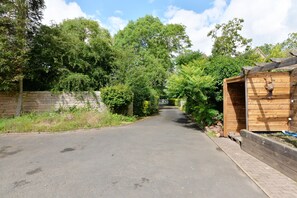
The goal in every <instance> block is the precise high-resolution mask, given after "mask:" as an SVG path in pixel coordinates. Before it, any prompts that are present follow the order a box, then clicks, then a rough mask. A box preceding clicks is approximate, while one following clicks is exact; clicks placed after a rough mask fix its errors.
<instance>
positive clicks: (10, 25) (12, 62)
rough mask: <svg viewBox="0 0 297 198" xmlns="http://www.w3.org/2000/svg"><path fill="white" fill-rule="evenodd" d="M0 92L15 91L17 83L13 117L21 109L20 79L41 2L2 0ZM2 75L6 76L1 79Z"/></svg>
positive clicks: (0, 10)
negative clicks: (16, 99) (16, 103)
mask: <svg viewBox="0 0 297 198" xmlns="http://www.w3.org/2000/svg"><path fill="white" fill-rule="evenodd" d="M0 7H1V9H0V25H1V27H0V33H1V34H0V41H1V44H0V49H1V51H6V52H5V53H3V55H1V56H0V64H1V65H0V67H1V68H3V69H1V71H0V73H1V79H3V83H1V87H0V89H2V90H11V89H15V88H16V86H14V85H15V83H14V82H19V99H18V106H17V111H16V115H17V116H18V115H20V113H21V109H22V95H23V78H24V76H25V75H26V70H25V68H26V65H27V63H28V52H29V50H30V45H31V41H32V39H33V37H34V35H35V33H36V32H37V30H38V28H39V26H40V21H41V18H42V9H43V8H44V1H43V0H15V1H10V0H3V1H1V2H0ZM5 75H6V76H5Z"/></svg>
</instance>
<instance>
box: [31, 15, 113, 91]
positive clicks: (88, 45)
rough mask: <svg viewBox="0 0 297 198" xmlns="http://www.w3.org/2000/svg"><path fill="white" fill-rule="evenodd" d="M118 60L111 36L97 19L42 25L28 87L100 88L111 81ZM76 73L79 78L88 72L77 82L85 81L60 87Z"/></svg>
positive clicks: (34, 42) (46, 88) (33, 55)
mask: <svg viewBox="0 0 297 198" xmlns="http://www.w3.org/2000/svg"><path fill="white" fill-rule="evenodd" d="M114 59H115V53H114V49H113V46H112V39H111V36H110V34H109V32H108V31H107V30H105V29H103V28H102V27H100V26H99V24H98V22H97V21H93V20H89V19H84V18H77V19H71V20H66V21H64V22H63V23H61V24H60V25H52V26H50V27H48V26H42V28H41V31H40V32H39V33H38V34H37V35H36V37H35V39H34V41H33V48H32V50H31V53H30V61H29V63H30V64H29V67H30V68H31V73H30V78H27V84H28V85H29V86H26V87H25V88H26V89H27V90H30V88H31V89H32V88H33V89H34V90H48V89H58V90H59V89H61V88H65V90H67V91H76V90H77V88H79V89H81V90H80V91H86V90H89V89H93V90H98V89H100V88H101V87H104V86H105V85H107V83H109V81H110V74H111V72H112V67H113V64H114ZM73 74H77V75H76V77H77V76H79V75H80V74H82V75H84V76H82V75H80V76H79V77H83V80H80V81H79V82H77V83H80V82H81V83H82V84H80V85H78V86H60V84H65V81H66V82H67V83H66V84H68V81H69V78H70V77H74V76H73ZM41 75H42V77H41V78H40V76H41ZM69 75H70V76H69ZM86 76H87V77H86ZM72 79H73V78H72ZM79 79H81V78H79ZM85 83H88V84H87V85H86V84H85ZM72 84H73V83H72ZM30 85H33V86H30ZM34 85H35V86H34ZM36 85H37V86H36ZM69 88H70V89H71V90H68V89H69ZM72 88H74V89H72Z"/></svg>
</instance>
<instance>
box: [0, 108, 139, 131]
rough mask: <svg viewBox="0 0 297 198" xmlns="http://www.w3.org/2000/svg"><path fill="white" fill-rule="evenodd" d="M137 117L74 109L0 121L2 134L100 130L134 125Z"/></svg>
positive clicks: (31, 114)
mask: <svg viewBox="0 0 297 198" xmlns="http://www.w3.org/2000/svg"><path fill="white" fill-rule="evenodd" d="M135 120H136V118H135V117H127V116H123V115H117V114H112V113H110V112H98V111H93V110H88V109H72V110H62V111H57V112H47V113H39V114H37V113H30V114H25V115H23V116H20V117H16V118H6V119H0V133H9V132H58V131H68V130H75V129H88V128H100V127H106V126H118V125H122V124H127V123H132V122H134V121H135Z"/></svg>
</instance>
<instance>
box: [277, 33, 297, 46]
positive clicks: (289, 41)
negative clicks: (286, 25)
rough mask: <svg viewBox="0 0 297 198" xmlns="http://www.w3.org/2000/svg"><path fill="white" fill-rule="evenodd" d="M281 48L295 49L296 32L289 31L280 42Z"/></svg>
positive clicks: (296, 41)
mask: <svg viewBox="0 0 297 198" xmlns="http://www.w3.org/2000/svg"><path fill="white" fill-rule="evenodd" d="M281 45H282V48H283V49H284V50H296V49H297V32H294V33H290V34H289V37H288V38H287V39H286V40H285V41H284V42H282V44H281Z"/></svg>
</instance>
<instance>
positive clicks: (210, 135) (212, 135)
mask: <svg viewBox="0 0 297 198" xmlns="http://www.w3.org/2000/svg"><path fill="white" fill-rule="evenodd" d="M206 135H207V136H208V137H212V138H214V137H217V134H216V132H214V131H207V132H206Z"/></svg>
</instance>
